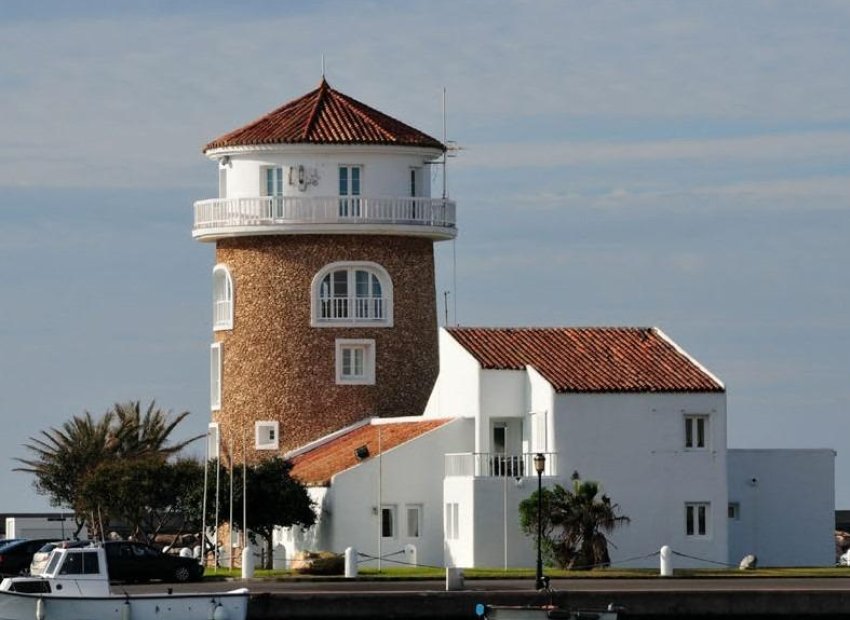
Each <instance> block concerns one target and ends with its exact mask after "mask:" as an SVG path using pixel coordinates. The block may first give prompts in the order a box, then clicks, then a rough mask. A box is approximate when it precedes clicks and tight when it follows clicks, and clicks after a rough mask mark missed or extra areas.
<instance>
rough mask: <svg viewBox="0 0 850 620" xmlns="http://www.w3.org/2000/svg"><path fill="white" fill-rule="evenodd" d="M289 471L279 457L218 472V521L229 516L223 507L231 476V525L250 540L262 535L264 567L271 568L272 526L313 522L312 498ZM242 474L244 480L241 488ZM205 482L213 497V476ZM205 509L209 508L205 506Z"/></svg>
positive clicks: (227, 494) (253, 540)
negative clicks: (244, 521)
mask: <svg viewBox="0 0 850 620" xmlns="http://www.w3.org/2000/svg"><path fill="white" fill-rule="evenodd" d="M291 471H292V463H291V462H290V461H287V460H284V459H282V458H279V457H276V458H272V459H268V460H265V461H262V462H261V463H259V464H257V465H248V466H247V469H245V471H244V474H243V466H242V465H234V466H233V469H232V471H230V470H225V469H224V468H222V470H221V471H220V479H221V480H222V483H221V484H220V486H219V505H220V507H221V508H222V509H221V514H219V515H218V522H219V523H225V522H226V521H227V520H228V519H229V518H230V514H229V509H228V510H225V509H224V507H225V506H229V505H230V491H231V489H230V484H231V483H230V481H231V479H232V481H233V489H232V491H233V506H234V510H233V526H235V527H237V528H240V529H246V530H248V535H249V536H250V537H251V539H252V542H256V536H257V535H259V536H261V537H262V538H263V540H264V543H265V551H266V552H265V555H264V557H265V558H266V562H267V566H266V567H265V568H271V561H272V533H273V531H274V528H275V527H293V526H296V527H304V528H307V527H310V526H312V525H313V524H315V522H316V513H315V511H314V503H313V500H312V499H311V498H310V496H309V494H308V493H307V489H306V487H305V486H304V485H303V484H302V483H301V482H299V481H298V480H296V479H294V478H293V477H292V476H291V475H290V472H291ZM231 474H232V478H231ZM243 475H244V479H245V482H246V483H245V485H244V487H243V484H242V481H243ZM208 484H209V485H210V487H211V490H210V493H209V496H210V497H215V486H214V485H215V480H214V479H213V476H211V477H210V479H209V482H208ZM243 488H244V489H246V490H247V493H245V494H244V497H245V498H246V499H247V501H246V504H245V506H246V509H245V513H247V524H245V523H243V510H242V507H243ZM207 509H208V511H209V510H210V509H213V507H212V506H209V505H208V507H207ZM210 522H211V523H213V522H215V516H214V515H211V518H210ZM246 525H247V527H246Z"/></svg>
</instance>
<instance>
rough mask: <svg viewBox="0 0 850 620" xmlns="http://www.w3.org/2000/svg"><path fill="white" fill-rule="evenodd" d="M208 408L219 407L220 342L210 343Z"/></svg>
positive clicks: (216, 409)
mask: <svg viewBox="0 0 850 620" xmlns="http://www.w3.org/2000/svg"><path fill="white" fill-rule="evenodd" d="M210 409H212V410H213V411H218V410H219V409H221V343H220V342H216V343H215V344H212V345H210Z"/></svg>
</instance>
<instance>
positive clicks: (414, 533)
mask: <svg viewBox="0 0 850 620" xmlns="http://www.w3.org/2000/svg"><path fill="white" fill-rule="evenodd" d="M405 511H406V512H407V532H406V535H407V537H408V538H419V537H420V536H421V532H422V506H421V505H419V504H408V505H407V506H406V507H405Z"/></svg>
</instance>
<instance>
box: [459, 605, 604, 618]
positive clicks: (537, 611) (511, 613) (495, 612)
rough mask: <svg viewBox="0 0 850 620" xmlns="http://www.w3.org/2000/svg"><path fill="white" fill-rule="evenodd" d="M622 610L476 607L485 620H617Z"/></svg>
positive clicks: (537, 606)
mask: <svg viewBox="0 0 850 620" xmlns="http://www.w3.org/2000/svg"><path fill="white" fill-rule="evenodd" d="M620 611H621V610H620V609H619V608H618V607H616V606H614V605H608V608H607V609H605V610H601V611H592V610H578V609H565V608H563V607H557V606H555V605H536V606H519V605H516V606H512V605H485V604H484V603H478V604H477V605H476V606H475V615H476V616H477V617H478V618H480V619H485V620H550V619H551V620H617V617H618V614H619V612H620Z"/></svg>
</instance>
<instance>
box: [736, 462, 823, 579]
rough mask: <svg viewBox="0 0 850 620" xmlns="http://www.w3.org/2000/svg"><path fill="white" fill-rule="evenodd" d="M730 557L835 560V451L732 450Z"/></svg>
mask: <svg viewBox="0 0 850 620" xmlns="http://www.w3.org/2000/svg"><path fill="white" fill-rule="evenodd" d="M728 460H729V464H728V470H729V474H728V478H729V502H730V503H734V504H737V505H738V508H739V513H738V517H737V518H732V519H729V559H730V562H734V563H737V562H739V561H740V560H741V558H742V557H744V556H745V555H747V554H750V553H752V554H755V555H756V556H757V557H758V562H759V565H760V566H830V565H832V564H833V563H834V562H835V546H834V539H833V532H834V529H835V452H834V451H833V450H729V453H728Z"/></svg>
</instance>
